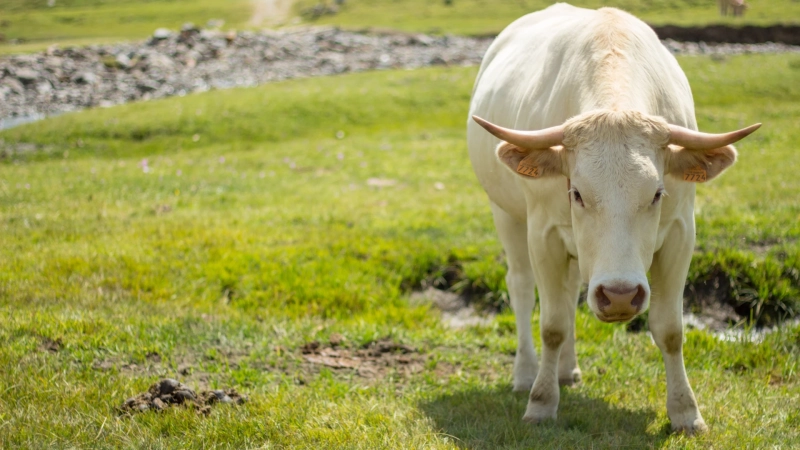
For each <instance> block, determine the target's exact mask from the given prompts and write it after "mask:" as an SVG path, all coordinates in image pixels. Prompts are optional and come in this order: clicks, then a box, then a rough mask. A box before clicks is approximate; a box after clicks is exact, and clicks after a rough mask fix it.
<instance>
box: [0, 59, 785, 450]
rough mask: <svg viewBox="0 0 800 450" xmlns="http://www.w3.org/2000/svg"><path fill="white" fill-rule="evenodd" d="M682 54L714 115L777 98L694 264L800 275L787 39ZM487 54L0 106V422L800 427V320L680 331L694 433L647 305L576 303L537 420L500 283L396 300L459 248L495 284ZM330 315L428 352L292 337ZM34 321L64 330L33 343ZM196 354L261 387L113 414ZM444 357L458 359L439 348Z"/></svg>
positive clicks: (192, 434) (648, 439)
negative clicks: (315, 358)
mask: <svg viewBox="0 0 800 450" xmlns="http://www.w3.org/2000/svg"><path fill="white" fill-rule="evenodd" d="M681 63H682V65H683V66H684V67H685V69H686V71H687V74H688V75H689V78H690V81H691V82H692V84H693V86H694V90H695V98H696V102H697V110H698V118H699V121H700V124H701V128H702V129H704V130H707V131H722V130H726V129H728V128H733V127H737V126H739V125H740V124H748V123H751V122H757V121H761V122H764V124H765V125H764V127H763V128H762V129H761V130H759V132H758V133H757V134H756V135H754V136H753V137H752V138H748V140H746V141H744V142H742V144H741V145H740V146H739V150H740V155H741V159H740V162H739V163H738V164H737V165H736V166H734V167H733V168H732V169H731V170H729V171H728V172H726V174H725V175H724V176H723V177H722V178H720V179H719V180H716V181H714V182H713V183H710V184H709V185H707V186H703V187H701V188H700V189H699V193H698V198H699V209H698V214H697V218H698V225H699V226H698V229H699V239H698V245H699V253H698V258H697V261H696V262H697V263H698V264H696V265H695V267H696V269H693V270H695V271H698V270H699V271H701V270H702V269H703V267H706V268H707V267H708V264H714V263H726V264H727V263H728V262H730V261H733V260H735V258H734V256H735V257H737V258H738V257H739V256H736V255H743V256H741V257H742V258H744V259H743V261H744V263H745V264H746V266H747V267H749V268H750V269H749V270H751V271H752V272H753V273H752V274H751V276H752V277H753V278H754V279H756V280H757V282H758V283H760V284H759V285H758V286H761V287H762V288H764V289H767V291H769V292H768V293H769V294H773V293H774V292H773V288H772V286H778V287H780V286H784V285H786V286H784V287H785V292H784V291H781V292H783V294H785V297H781V298H785V299H788V300H793V301H796V299H797V289H798V288H797V283H796V282H795V281H792V280H791V278H787V276H786V275H785V273H789V274H791V273H792V272H791V271H792V270H797V269H796V268H797V267H798V262H797V261H798V244H797V237H798V232H800V229H798V225H797V223H798V221H797V214H798V211H797V208H798V205H797V202H796V194H795V193H796V192H797V189H798V187H800V186H798V185H797V183H798V181H797V178H796V176H795V175H794V174H795V173H797V169H798V168H797V164H798V163H797V158H795V157H794V154H795V150H794V145H793V144H792V143H793V142H797V139H798V138H800V135H799V134H798V130H800V126H798V125H800V123H798V120H800V111H798V110H797V106H796V105H797V104H798V100H800V91H798V89H800V87H798V86H797V85H796V84H795V83H791V80H793V79H794V78H796V77H797V73H798V71H797V68H796V67H797V66H798V65H797V62H796V58H794V57H787V56H780V55H772V56H742V57H733V58H729V59H727V60H724V61H713V60H710V59H706V58H696V59H693V58H683V59H681ZM475 73H476V69H475V68H438V69H426V70H420V71H402V72H379V73H369V74H357V75H348V76H343V77H333V78H325V79H307V80H297V81H290V82H283V83H277V84H272V85H266V86H262V87H259V88H254V89H240V90H230V91H216V92H209V93H205V94H200V95H191V96H187V97H184V98H173V99H168V100H160V101H154V102H148V103H139V104H132V105H127V106H123V107H117V108H111V109H97V110H91V111H86V112H83V113H78V114H68V115H64V116H60V117H57V118H54V119H50V120H46V121H44V122H40V123H35V124H31V125H27V126H23V127H20V128H15V129H11V130H6V131H4V132H2V133H0V139H2V144H0V149H1V150H3V151H4V154H5V157H4V162H3V163H2V164H1V165H0V213H1V214H2V215H1V216H0V248H2V258H0V367H3V368H4V369H3V370H2V371H0V442H1V443H0V446H2V447H3V448H6V447H17V446H19V447H29V448H41V447H71V446H77V447H93V446H107V447H126V446H128V447H142V446H149V447H180V448H185V447H192V446H194V447H202V446H230V447H235V448H242V447H262V446H266V447H270V446H272V447H306V448H308V447H313V448H320V447H331V448H335V447H348V448H397V447H401V448H406V447H435V448H453V447H469V448H472V447H475V448H498V447H522V448H529V447H537V448H565V447H567V448H569V447H576V448H584V447H599V448H610V447H619V446H629V447H633V448H648V447H650V448H652V447H667V448H687V447H688V448H707V447H708V446H709V445H713V446H714V447H715V448H740V447H741V446H742V445H745V446H750V447H764V446H774V445H777V446H781V447H786V448H789V447H792V445H794V444H796V443H798V439H800V436H799V435H798V424H800V416H798V414H797V413H796V412H795V411H793V410H792V409H791V408H788V407H787V405H791V404H795V403H796V402H797V401H798V400H799V399H800V398H799V397H800V388H798V382H797V364H798V355H800V349H798V345H799V343H800V338H799V337H798V336H799V335H798V333H800V330H799V329H798V328H797V327H794V328H790V327H787V328H786V329H785V330H783V331H781V332H780V333H776V334H773V335H770V336H769V337H767V338H766V340H765V341H764V342H762V343H746V342H720V341H718V340H716V339H715V338H713V337H711V336H709V335H708V334H706V333H703V332H698V331H692V332H690V333H688V335H687V342H686V350H685V352H686V361H687V367H688V371H689V377H690V379H691V380H692V382H693V384H694V387H695V391H696V393H697V396H698V399H699V402H700V404H701V411H702V412H703V414H704V416H705V418H706V420H707V422H708V423H709V425H710V427H711V432H710V433H709V434H708V435H707V436H704V437H700V438H692V439H690V438H686V437H683V436H672V435H669V434H668V432H667V430H668V420H667V417H666V408H665V384H664V374H663V366H662V362H661V359H660V354H659V352H658V350H657V349H656V348H655V346H654V345H653V344H652V343H651V342H650V339H649V337H648V336H647V335H646V334H644V333H641V334H630V333H626V332H625V330H624V327H621V326H613V325H606V324H602V323H600V322H599V321H597V320H596V319H594V318H593V317H591V315H590V314H589V313H588V312H587V311H586V310H585V309H581V311H580V312H579V317H578V324H579V331H578V337H579V344H578V353H579V358H580V362H581V365H582V367H583V370H584V383H583V384H582V385H580V386H578V387H577V388H575V389H565V390H564V391H562V405H561V409H560V413H559V419H558V421H556V422H555V423H553V424H549V425H545V426H542V427H530V426H528V425H525V424H523V423H522V422H521V421H520V417H521V416H522V414H523V412H524V407H525V402H526V398H525V396H515V395H513V394H511V392H510V373H511V361H512V356H511V354H512V353H513V350H514V347H515V332H514V321H513V317H512V315H511V313H510V312H509V311H504V312H502V313H501V314H500V315H499V316H498V317H497V318H496V319H495V320H494V321H493V322H492V324H491V325H490V326H485V327H473V328H468V329H465V330H447V329H445V328H443V327H442V326H441V325H440V324H439V323H438V319H437V315H436V313H435V312H430V311H427V310H426V309H425V308H424V307H409V306H408V305H407V302H406V300H405V298H406V294H407V289H408V287H409V286H411V285H414V284H417V283H418V282H419V280H420V279H421V278H422V277H424V276H426V274H427V273H428V271H429V270H432V269H434V268H436V267H438V266H440V265H442V264H446V263H447V262H448V260H451V259H454V260H458V261H460V262H462V263H463V264H464V266H465V272H466V275H467V277H469V278H470V280H472V281H474V282H480V283H484V284H485V285H487V286H489V287H490V288H491V289H494V290H502V289H503V283H502V281H501V280H502V276H503V272H504V269H503V265H502V263H501V262H500V261H501V257H500V256H501V251H500V246H499V244H498V242H497V238H496V235H495V232H494V229H493V226H492V221H491V217H490V214H489V210H488V205H487V202H486V199H485V194H484V193H483V191H482V190H481V188H480V187H479V185H478V184H477V182H476V180H475V179H474V175H473V174H472V171H471V168H470V166H469V161H468V158H467V156H466V148H465V141H464V129H465V122H466V110H467V105H468V102H469V93H470V90H471V85H472V82H473V79H474V76H475ZM21 144H34V147H33V148H34V149H33V150H31V148H30V146H28V145H21ZM370 178H381V179H385V180H394V181H395V184H394V185H392V186H387V187H374V186H370V185H369V183H368V180H369V179H370ZM766 243H768V244H766ZM765 245H766V246H767V247H764V246H765ZM764 248H766V250H764ZM732 252H738V253H737V254H736V255H733V256H732ZM709 258H710V260H709ZM736 261H738V260H736ZM704 264H706V265H705V266H704ZM773 266H777V267H778V268H779V269H780V270H778V271H777V272H775V271H774V270H773ZM697 268H699V269H697ZM695 276H698V275H697V273H695ZM758 277H762V278H758ZM781 283H783V284H781ZM788 300H787V301H788ZM333 333H340V334H342V335H344V337H345V339H346V342H347V345H350V346H354V347H357V346H360V345H362V344H364V343H366V342H369V341H370V340H372V339H376V338H379V337H382V336H387V335H389V336H392V338H393V339H395V340H397V341H400V342H403V343H407V344H410V345H414V346H416V347H418V348H419V349H420V351H421V352H422V353H423V354H424V355H425V358H427V361H428V362H427V363H426V364H427V365H426V370H425V371H423V372H421V373H418V374H416V375H413V376H410V377H402V376H400V375H399V374H390V375H389V376H388V377H387V378H385V379H382V380H379V381H375V380H368V379H364V378H361V377H359V376H357V375H355V374H353V373H350V372H347V371H334V370H330V369H322V370H321V371H314V370H309V369H308V367H307V366H304V365H303V360H302V356H301V355H300V353H299V351H298V348H299V347H300V346H301V345H302V344H304V343H305V342H308V341H310V340H314V339H318V340H321V341H323V342H324V341H326V340H327V339H328V338H329V337H330V335H331V334H333ZM46 339H52V340H60V342H61V343H62V344H61V345H62V347H61V349H60V350H59V351H58V352H50V351H48V350H47V349H44V348H42V343H43V342H45V340H46ZM151 352H156V353H158V354H159V355H160V357H161V359H162V362H161V363H159V365H157V367H151V366H153V363H150V362H148V359H147V355H148V354H149V353H151ZM98 362H111V363H112V365H113V368H112V369H110V370H106V371H103V370H97V369H95V368H93V367H94V366H95V365H96V364H97V363H98ZM187 362H188V363H189V364H190V365H191V367H192V368H193V372H192V373H191V374H189V375H186V376H179V377H180V378H181V379H183V380H184V381H186V382H188V383H189V384H191V385H195V386H197V385H200V384H207V385H209V386H211V387H221V386H225V387H227V386H234V387H236V388H237V389H239V390H240V391H244V392H246V393H247V394H248V395H249V396H250V399H251V401H250V402H249V403H247V404H246V405H244V406H241V407H231V408H223V407H217V408H215V409H214V411H213V412H212V415H211V416H210V417H208V418H202V417H197V416H196V415H195V414H194V413H193V412H191V411H181V410H176V411H169V412H167V413H164V414H155V413H147V414H142V415H138V416H136V417H133V418H120V417H118V416H117V414H116V413H115V411H114V407H115V406H118V405H119V404H121V403H122V401H124V399H125V398H127V397H129V396H132V395H134V394H136V393H138V392H141V391H143V390H144V389H146V388H147V386H148V385H149V384H150V383H151V382H153V381H155V380H156V379H157V378H158V377H159V376H160V375H161V374H162V373H169V374H172V375H176V374H177V368H178V367H179V366H180V365H181V364H183V363H187ZM131 363H133V364H137V367H138V368H137V369H130V367H129V366H128V365H129V364H131ZM437 365H441V366H442V367H444V366H446V367H449V368H451V369H450V370H448V371H447V372H446V373H445V372H442V373H441V374H438V375H437V372H436V370H435V368H436V367H437Z"/></svg>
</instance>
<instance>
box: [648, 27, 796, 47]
mask: <svg viewBox="0 0 800 450" xmlns="http://www.w3.org/2000/svg"><path fill="white" fill-rule="evenodd" d="M651 27H652V28H653V30H654V31H655V32H656V34H657V35H658V37H659V38H661V39H672V40H675V41H681V42H708V43H736V44H763V43H767V42H775V43H781V44H788V45H800V26H798V25H771V26H766V27H759V26H754V25H746V26H743V27H731V26H728V25H708V26H704V27H680V26H676V25H661V26H654V25H651Z"/></svg>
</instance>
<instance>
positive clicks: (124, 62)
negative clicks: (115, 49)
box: [114, 53, 133, 69]
mask: <svg viewBox="0 0 800 450" xmlns="http://www.w3.org/2000/svg"><path fill="white" fill-rule="evenodd" d="M114 61H116V63H117V67H120V68H123V69H130V67H131V66H132V65H133V62H132V61H131V59H130V58H128V55H126V54H123V53H120V54H119V55H117V57H116V58H114Z"/></svg>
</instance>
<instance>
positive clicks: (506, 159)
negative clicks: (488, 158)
mask: <svg viewBox="0 0 800 450" xmlns="http://www.w3.org/2000/svg"><path fill="white" fill-rule="evenodd" d="M563 149H564V148H563V147H561V146H558V147H549V148H543V149H534V150H531V149H528V148H521V147H517V146H516V145H514V144H509V143H508V142H505V141H502V142H500V144H498V146H497V158H498V159H499V160H500V161H501V162H502V163H503V164H505V165H506V166H507V167H508V168H509V169H511V171H512V172H514V173H516V174H517V175H519V176H521V177H524V178H544V177H552V176H556V175H564V169H563V167H564V163H563Z"/></svg>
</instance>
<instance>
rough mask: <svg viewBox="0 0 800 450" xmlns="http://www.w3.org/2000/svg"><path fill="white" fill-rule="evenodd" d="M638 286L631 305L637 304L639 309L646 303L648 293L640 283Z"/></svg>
mask: <svg viewBox="0 0 800 450" xmlns="http://www.w3.org/2000/svg"><path fill="white" fill-rule="evenodd" d="M637 288H638V289H637V290H636V296H634V297H633V300H631V305H633V306H635V307H636V309H639V308H641V307H642V305H643V304H644V298H645V296H646V295H647V293H646V292H645V291H644V287H642V285H641V284H640V285H638V286H637Z"/></svg>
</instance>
